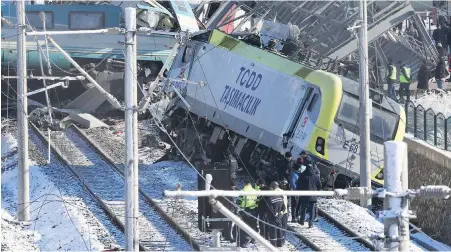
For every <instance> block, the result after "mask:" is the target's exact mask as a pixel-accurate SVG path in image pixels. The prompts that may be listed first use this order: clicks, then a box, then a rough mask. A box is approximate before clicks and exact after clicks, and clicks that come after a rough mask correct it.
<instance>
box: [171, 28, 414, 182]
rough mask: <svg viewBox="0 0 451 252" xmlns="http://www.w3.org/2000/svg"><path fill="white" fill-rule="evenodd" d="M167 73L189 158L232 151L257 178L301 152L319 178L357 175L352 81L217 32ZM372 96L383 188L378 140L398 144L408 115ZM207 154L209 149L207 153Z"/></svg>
mask: <svg viewBox="0 0 451 252" xmlns="http://www.w3.org/2000/svg"><path fill="white" fill-rule="evenodd" d="M167 75H168V77H169V79H171V80H172V81H168V82H167V85H170V86H173V87H176V88H177V89H178V90H179V91H180V93H181V94H182V96H183V99H184V100H182V99H177V98H175V99H174V106H172V107H171V109H169V110H168V115H170V117H169V118H170V124H177V125H178V128H180V126H182V130H178V132H177V135H178V142H179V143H180V144H181V145H185V146H187V148H186V150H187V151H189V152H190V153H192V154H195V153H198V152H202V150H203V151H204V152H203V154H204V156H205V155H206V156H207V158H210V159H211V158H213V157H212V156H214V152H219V153H222V152H223V151H224V149H227V148H228V147H231V148H229V149H231V150H232V151H233V152H234V154H235V156H236V157H237V160H238V161H239V163H240V165H241V166H246V168H247V169H249V168H250V167H251V169H250V170H252V171H251V172H253V173H254V174H256V173H257V174H258V170H259V169H261V167H262V166H271V165H272V164H273V163H274V160H275V159H276V158H277V156H280V154H281V153H284V152H286V151H291V152H292V153H293V154H297V153H299V152H301V151H302V150H306V151H308V152H309V153H311V154H312V155H313V156H314V157H316V159H317V161H318V164H319V168H320V170H321V174H322V176H325V175H327V174H329V172H330V171H331V170H332V169H334V170H337V171H338V173H339V174H340V175H339V176H338V181H342V182H347V181H349V180H350V179H352V178H357V177H358V176H359V169H360V168H359V163H360V160H359V140H360V137H359V116H358V112H359V102H358V83H356V82H355V81H352V80H349V79H346V78H344V77H341V76H338V75H334V74H331V73H327V72H324V71H321V70H313V69H310V68H308V67H306V66H303V65H301V64H299V63H296V62H293V61H290V60H288V59H287V58H286V57H284V56H283V55H280V54H278V53H274V52H271V51H267V50H263V49H260V48H257V47H254V46H252V45H249V44H246V43H245V42H243V41H241V40H239V39H237V38H234V37H232V36H229V35H227V34H225V33H222V32H220V31H218V30H212V31H206V32H204V33H201V34H198V35H196V36H194V37H193V38H192V39H191V40H190V41H189V42H187V44H186V45H184V46H183V47H182V48H181V49H180V53H179V55H178V56H177V57H176V59H175V60H174V63H173V65H172V68H171V69H170V71H169V72H168V74H167ZM185 80H188V81H189V82H187V81H185ZM196 83H197V84H196ZM370 95H371V99H372V105H373V106H372V119H371V164H372V172H373V176H372V180H373V182H374V183H375V184H376V185H380V184H382V183H383V170H382V168H383V165H384V162H383V154H384V151H383V142H384V141H387V140H393V139H396V140H402V138H403V137H404V130H405V123H404V122H405V112H404V110H403V108H402V106H400V105H399V104H397V103H396V102H394V101H392V100H391V99H389V98H387V97H385V96H384V95H382V94H380V93H378V92H377V91H375V90H371V91H370ZM187 104H188V105H187ZM187 113H189V115H188V114H187ZM193 115H195V116H197V119H198V120H194V119H193V118H191V120H188V119H187V121H186V124H185V125H181V124H180V122H185V121H184V120H183V116H185V117H188V116H193ZM180 116H182V118H180ZM190 121H191V122H190ZM188 122H189V123H193V125H194V126H195V125H197V126H198V128H195V129H194V131H192V132H195V133H192V134H198V136H197V137H199V138H200V139H202V140H201V141H203V143H202V142H201V144H196V143H195V138H197V137H194V136H193V135H192V134H190V133H189V132H188V129H187V128H189V126H188V125H189V123H188ZM194 122H196V123H194ZM182 124H183V123H182ZM185 126H186V127H185ZM173 128H175V127H173ZM223 142H225V143H223ZM221 144H222V145H221ZM221 148H222V149H221ZM210 150H214V151H212V152H211V154H209V151H210Z"/></svg>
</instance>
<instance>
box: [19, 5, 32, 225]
mask: <svg viewBox="0 0 451 252" xmlns="http://www.w3.org/2000/svg"><path fill="white" fill-rule="evenodd" d="M16 3H17V13H16V14H17V18H18V20H17V24H18V26H17V34H18V36H17V76H18V78H17V101H18V102H17V130H18V138H19V141H18V143H17V145H18V153H19V160H18V165H19V167H18V168H19V192H18V201H19V202H18V204H17V212H18V213H17V216H18V219H19V221H29V220H30V209H29V207H28V205H29V203H30V191H29V183H30V175H29V169H28V118H27V117H28V108H27V106H28V103H27V96H26V94H27V51H26V50H27V48H26V43H27V42H26V35H25V29H26V25H25V2H24V0H19V1H17V2H16Z"/></svg>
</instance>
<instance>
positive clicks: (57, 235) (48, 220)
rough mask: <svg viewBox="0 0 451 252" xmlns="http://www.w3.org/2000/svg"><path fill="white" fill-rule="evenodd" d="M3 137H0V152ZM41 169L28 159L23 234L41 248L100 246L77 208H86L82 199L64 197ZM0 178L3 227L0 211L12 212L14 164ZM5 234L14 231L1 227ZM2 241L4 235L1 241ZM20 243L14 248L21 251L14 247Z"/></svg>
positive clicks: (61, 248)
mask: <svg viewBox="0 0 451 252" xmlns="http://www.w3.org/2000/svg"><path fill="white" fill-rule="evenodd" d="M3 140H4V139H3V136H2V153H3ZM5 142H7V143H8V144H10V146H14V141H11V137H8V138H6V140H5ZM16 158H17V156H14V157H12V158H11V159H16ZM42 169H44V168H43V167H41V166H38V165H35V163H34V162H33V161H30V167H29V170H30V201H31V204H30V206H29V208H30V219H31V225H30V226H29V227H28V228H27V229H28V231H25V233H26V234H28V235H29V236H31V238H32V239H34V241H35V242H36V243H37V244H38V245H39V247H40V249H41V250H83V251H84V250H102V249H104V245H103V244H102V243H101V242H100V241H99V239H98V237H97V236H96V235H95V234H94V233H93V230H91V229H90V225H89V221H88V220H87V219H86V218H85V216H84V215H83V214H81V212H80V211H79V210H80V208H86V205H85V204H84V202H82V201H81V199H79V198H76V197H68V196H66V194H65V193H64V192H62V191H61V190H60V189H59V188H58V187H57V186H55V185H54V184H53V183H52V182H51V181H49V180H48V179H47V177H46V175H45V173H44V171H43V170H42ZM1 181H2V182H1V183H2V227H3V211H5V212H9V213H10V214H12V215H13V216H14V215H15V214H16V209H17V188H18V171H17V169H16V167H15V169H12V170H7V171H5V172H4V173H3V174H2V178H1ZM14 217H15V216H14ZM11 218H13V217H11ZM27 232H28V233H27ZM8 235H10V236H11V235H14V234H8V230H5V229H2V236H3V237H5V236H7V237H8ZM18 235H19V234H18ZM10 236H9V237H10ZM7 239H9V238H7ZM5 240H6V239H5V238H4V239H3V241H5ZM12 241H14V239H13V240H12ZM20 244H21V242H16V241H14V244H13V248H14V250H22V249H17V248H16V246H20ZM2 248H3V244H2ZM24 250H29V249H24Z"/></svg>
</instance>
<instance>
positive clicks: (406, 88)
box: [399, 62, 412, 102]
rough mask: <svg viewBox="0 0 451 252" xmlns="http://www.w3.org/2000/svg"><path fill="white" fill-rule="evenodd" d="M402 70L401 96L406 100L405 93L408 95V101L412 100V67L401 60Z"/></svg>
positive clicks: (400, 78)
mask: <svg viewBox="0 0 451 252" xmlns="http://www.w3.org/2000/svg"><path fill="white" fill-rule="evenodd" d="M400 66H401V71H400V73H399V98H400V100H401V101H402V100H404V95H406V98H407V99H406V101H407V102H408V101H410V83H411V81H412V79H411V77H412V76H411V74H410V68H409V67H408V66H406V65H405V64H404V63H401V62H400Z"/></svg>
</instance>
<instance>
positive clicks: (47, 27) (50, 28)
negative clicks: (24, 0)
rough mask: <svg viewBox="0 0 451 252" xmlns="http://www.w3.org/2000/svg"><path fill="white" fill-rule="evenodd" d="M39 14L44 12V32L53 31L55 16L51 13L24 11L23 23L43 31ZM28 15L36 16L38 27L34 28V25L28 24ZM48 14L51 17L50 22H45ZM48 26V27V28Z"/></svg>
mask: <svg viewBox="0 0 451 252" xmlns="http://www.w3.org/2000/svg"><path fill="white" fill-rule="evenodd" d="M41 12H44V14H45V29H46V30H52V29H54V27H55V14H54V13H53V11H25V22H26V23H27V24H29V25H31V26H32V27H33V28H35V29H44V26H43V25H42V22H41V17H40V16H39V13H41ZM30 14H32V15H34V14H36V15H38V19H39V26H36V25H35V24H32V23H30V17H29V15H30ZM48 14H50V16H51V22H47V20H48V19H47V17H48ZM49 24H50V26H49Z"/></svg>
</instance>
